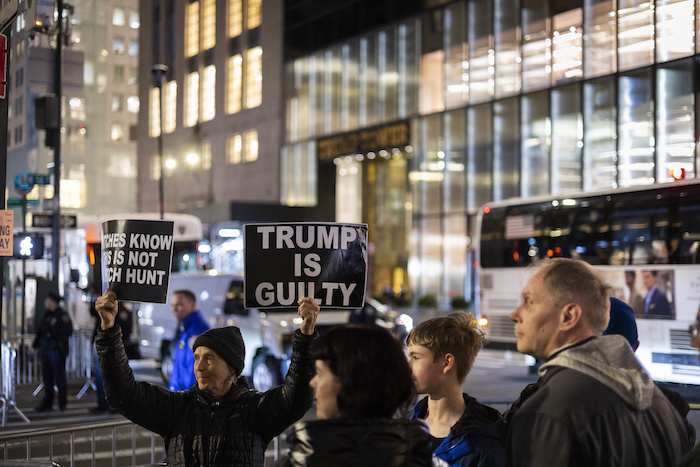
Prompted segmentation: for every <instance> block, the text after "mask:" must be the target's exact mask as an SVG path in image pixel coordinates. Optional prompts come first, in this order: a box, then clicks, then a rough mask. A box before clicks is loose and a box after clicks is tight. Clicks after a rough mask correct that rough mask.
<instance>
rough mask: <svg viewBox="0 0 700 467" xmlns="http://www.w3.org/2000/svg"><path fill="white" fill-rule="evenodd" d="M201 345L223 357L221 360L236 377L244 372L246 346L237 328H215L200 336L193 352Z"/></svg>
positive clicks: (196, 340)
mask: <svg viewBox="0 0 700 467" xmlns="http://www.w3.org/2000/svg"><path fill="white" fill-rule="evenodd" d="M200 345H201V346H203V347H209V348H210V349H212V350H213V351H215V352H216V353H218V354H219V355H221V358H223V359H224V360H225V361H226V363H228V364H229V365H231V368H233V369H234V370H235V372H236V376H239V375H240V374H241V372H242V371H243V365H244V359H245V344H244V343H243V336H241V330H240V329H238V328H237V327H236V326H227V327H225V328H213V329H209V330H208V331H206V332H204V333H203V334H200V335H199V336H198V337H197V339H195V341H194V345H193V346H192V351H194V350H195V349H197V347H199V346H200Z"/></svg>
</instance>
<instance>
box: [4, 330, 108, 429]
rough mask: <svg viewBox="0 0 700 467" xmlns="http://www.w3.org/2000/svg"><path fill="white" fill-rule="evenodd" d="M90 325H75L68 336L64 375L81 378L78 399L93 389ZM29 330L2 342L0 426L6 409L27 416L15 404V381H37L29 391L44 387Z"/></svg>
mask: <svg viewBox="0 0 700 467" xmlns="http://www.w3.org/2000/svg"><path fill="white" fill-rule="evenodd" d="M92 333H93V331H92V329H79V330H76V331H74V332H73V334H72V335H71V336H70V337H69V338H68V355H67V358H66V378H67V379H84V381H85V384H84V385H83V387H82V388H81V389H80V391H79V392H78V394H77V395H76V398H77V399H80V398H81V397H82V396H83V395H84V394H85V392H86V391H87V390H88V389H93V390H94V389H95V383H94V382H93V381H92V365H93V349H92V345H93V344H92ZM33 341H34V335H33V334H24V335H18V336H13V337H11V338H9V339H7V341H6V342H3V344H2V372H1V376H0V377H1V378H2V380H1V383H2V387H1V388H0V404H2V406H1V408H0V426H2V427H4V426H5V424H6V423H7V413H8V409H9V408H12V409H14V410H15V411H16V412H17V413H18V414H19V415H20V416H21V417H22V419H23V420H25V421H26V422H29V419H28V418H27V417H26V416H25V415H24V414H23V413H22V412H20V411H19V409H18V408H17V407H16V405H15V397H14V391H15V386H16V385H26V384H37V386H36V388H35V389H34V391H33V392H32V395H34V396H36V395H38V394H39V393H40V392H41V390H42V389H43V388H44V385H43V383H42V382H41V363H40V359H39V358H38V352H36V351H35V350H34V349H32V342H33Z"/></svg>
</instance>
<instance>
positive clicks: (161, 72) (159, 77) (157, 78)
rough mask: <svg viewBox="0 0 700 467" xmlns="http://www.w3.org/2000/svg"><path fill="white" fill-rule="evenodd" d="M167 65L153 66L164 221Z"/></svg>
mask: <svg viewBox="0 0 700 467" xmlns="http://www.w3.org/2000/svg"><path fill="white" fill-rule="evenodd" d="M168 70H169V68H168V67H167V65H163V64H158V65H153V68H152V69H151V74H152V75H153V86H155V87H157V88H158V100H159V102H158V109H159V114H160V115H159V117H158V119H159V122H160V131H159V132H158V162H159V164H160V177H158V200H159V201H160V207H159V209H160V218H161V219H163V217H164V214H165V197H164V195H163V174H164V173H165V163H164V161H163V127H164V125H163V84H164V83H165V75H166V74H167V73H168Z"/></svg>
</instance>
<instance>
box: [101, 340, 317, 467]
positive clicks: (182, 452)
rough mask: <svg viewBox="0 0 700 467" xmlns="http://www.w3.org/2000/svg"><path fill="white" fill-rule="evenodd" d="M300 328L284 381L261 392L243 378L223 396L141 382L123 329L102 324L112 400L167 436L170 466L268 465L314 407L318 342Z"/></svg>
mask: <svg viewBox="0 0 700 467" xmlns="http://www.w3.org/2000/svg"><path fill="white" fill-rule="evenodd" d="M317 335H318V333H315V334H314V335H313V336H307V335H304V334H302V333H301V331H299V330H297V331H296V332H295V334H294V338H293V346H294V351H293V353H292V360H291V366H290V368H289V372H288V373H287V377H286V379H285V381H284V384H282V385H280V386H277V387H276V388H273V389H270V390H269V391H267V392H265V393H262V392H259V391H255V390H252V389H249V388H248V386H247V384H246V382H245V378H240V379H239V381H238V384H237V385H234V386H233V387H232V388H231V390H230V391H229V393H228V394H226V395H225V396H223V397H222V398H219V399H218V400H217V399H215V398H213V397H211V396H210V395H208V394H207V393H204V392H203V391H200V390H199V389H198V388H197V386H196V385H195V386H193V387H192V389H190V390H189V391H182V392H171V391H168V390H166V389H163V388H161V387H159V386H156V385H153V384H149V383H145V382H142V381H135V380H134V375H133V373H132V371H131V368H130V367H129V365H128V360H127V357H126V353H125V352H124V345H123V344H122V339H121V329H120V328H119V326H114V327H112V328H110V329H108V330H106V331H103V330H101V329H100V330H99V331H98V333H97V338H96V340H95V344H96V346H97V352H98V354H99V356H100V365H101V367H102V378H103V381H104V386H105V393H106V395H107V401H108V402H109V404H110V405H111V406H112V407H114V408H116V409H118V410H119V412H120V413H121V414H122V415H124V416H125V417H126V418H128V419H129V420H131V421H133V422H134V423H136V424H138V425H141V426H142V427H144V428H146V429H148V430H151V431H153V432H155V433H157V434H159V435H161V436H162V437H163V438H164V439H165V445H166V451H167V463H168V466H188V467H190V466H203V467H214V466H221V467H223V466H227V467H231V466H263V465H264V455H265V449H266V448H267V444H268V443H269V442H270V441H271V440H272V439H273V438H274V437H275V436H277V435H279V434H280V433H282V432H283V431H284V430H285V429H286V428H287V427H289V426H290V425H291V424H293V423H294V422H295V421H297V420H299V419H300V418H301V417H302V416H303V415H304V414H305V413H306V411H307V410H308V409H309V408H310V407H311V403H312V398H313V392H312V390H311V388H310V387H309V381H310V380H311V377H312V375H313V360H312V359H311V355H310V347H311V342H312V341H313V340H314V338H315V337H316V336H317Z"/></svg>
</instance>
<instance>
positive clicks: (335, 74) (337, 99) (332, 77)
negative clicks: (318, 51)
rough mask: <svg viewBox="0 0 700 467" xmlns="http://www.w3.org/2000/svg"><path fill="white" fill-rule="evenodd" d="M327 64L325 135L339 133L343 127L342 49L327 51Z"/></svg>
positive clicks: (324, 110) (325, 67)
mask: <svg viewBox="0 0 700 467" xmlns="http://www.w3.org/2000/svg"><path fill="white" fill-rule="evenodd" d="M325 55H326V63H325V66H324V77H323V81H324V89H325V93H324V96H323V97H324V106H323V115H324V118H323V120H324V121H325V125H324V133H325V134H329V133H338V132H340V131H341V130H342V127H341V102H342V87H341V85H340V83H341V80H342V75H343V67H342V62H341V49H340V47H333V48H331V49H328V50H326V54H325Z"/></svg>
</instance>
